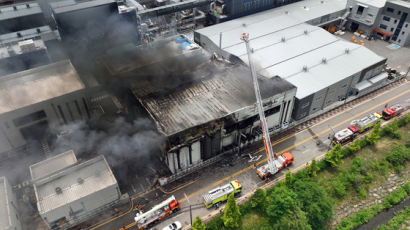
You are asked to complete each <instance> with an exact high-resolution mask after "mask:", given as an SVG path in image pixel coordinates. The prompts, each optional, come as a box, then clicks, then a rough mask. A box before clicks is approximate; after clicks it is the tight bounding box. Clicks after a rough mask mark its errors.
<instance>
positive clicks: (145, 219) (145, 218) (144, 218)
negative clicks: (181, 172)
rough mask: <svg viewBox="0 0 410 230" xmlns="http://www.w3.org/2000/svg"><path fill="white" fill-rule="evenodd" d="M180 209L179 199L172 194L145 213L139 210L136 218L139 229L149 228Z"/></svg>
mask: <svg viewBox="0 0 410 230" xmlns="http://www.w3.org/2000/svg"><path fill="white" fill-rule="evenodd" d="M179 209H180V207H179V203H178V201H177V200H176V199H175V197H174V196H171V197H170V198H168V199H166V200H164V201H163V202H161V203H160V204H157V205H155V206H154V207H153V208H151V209H150V210H149V211H147V212H145V213H143V212H138V213H137V214H136V216H135V218H134V220H135V222H136V224H137V229H139V230H143V229H148V228H150V227H152V226H153V225H154V224H156V223H157V222H159V221H161V220H162V219H164V218H166V217H167V216H169V215H171V214H172V213H174V212H176V211H178V210H179Z"/></svg>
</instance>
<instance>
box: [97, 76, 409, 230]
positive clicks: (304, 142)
mask: <svg viewBox="0 0 410 230" xmlns="http://www.w3.org/2000/svg"><path fill="white" fill-rule="evenodd" d="M386 103H388V104H389V105H393V104H395V103H402V104H404V105H407V106H408V105H410V83H409V82H406V83H403V84H400V85H399V86H396V87H394V88H392V89H389V90H388V91H384V92H382V93H380V94H378V95H376V96H374V97H372V98H369V99H367V100H365V101H362V102H361V103H359V104H356V105H353V106H352V107H348V108H346V109H345V110H344V111H342V112H340V113H338V114H335V115H333V116H329V117H328V118H326V119H324V120H322V121H320V122H318V123H317V124H315V125H313V126H311V127H310V128H308V129H305V130H302V131H300V132H298V133H294V134H291V135H290V136H287V137H279V139H280V140H272V143H273V144H272V145H273V151H275V152H285V151H290V152H291V153H292V154H293V155H294V156H295V161H294V164H293V165H292V166H290V170H291V171H292V170H295V169H296V168H300V167H304V165H305V164H306V162H308V161H310V160H311V159H313V158H316V157H319V156H321V155H323V154H324V153H325V152H326V151H327V150H328V148H329V142H330V141H329V140H328V136H329V135H331V134H332V132H333V131H332V129H333V130H335V131H338V130H341V129H343V128H345V127H347V126H349V125H350V122H351V121H352V120H354V119H357V118H361V117H363V116H365V115H367V114H369V113H372V112H376V111H381V110H382V109H383V108H384V106H385V105H386ZM317 141H319V142H320V145H317ZM259 154H261V155H262V158H261V159H263V158H265V153H264V150H262V149H258V150H255V151H254V153H253V155H254V156H257V155H259ZM248 160H249V158H247V159H242V160H241V161H239V162H238V163H237V164H236V165H234V166H226V167H212V168H209V169H207V170H206V171H204V172H202V175H201V176H200V177H199V178H198V179H197V180H194V181H192V182H191V183H188V184H187V185H186V186H184V187H181V188H179V189H178V190H177V191H173V192H165V193H164V192H161V191H160V190H157V189H158V188H157V189H154V190H152V191H148V192H147V193H146V194H140V195H139V196H137V197H134V198H133V202H132V204H131V205H130V209H129V211H128V212H125V213H124V214H122V215H120V216H119V217H116V218H113V219H108V220H106V221H104V222H102V223H101V224H100V225H97V226H95V227H94V228H91V229H101V230H105V229H107V230H108V229H109V230H114V229H120V228H122V227H126V229H136V227H135V223H134V221H133V217H134V215H135V212H136V211H135V204H136V203H144V200H145V201H150V202H148V203H147V202H145V203H147V205H146V206H144V207H143V210H146V209H148V208H149V207H150V206H152V205H154V204H156V203H159V202H160V200H162V199H166V198H167V197H169V196H171V194H172V195H175V197H176V198H177V199H178V200H179V202H180V204H181V207H182V210H181V211H180V212H179V213H178V214H176V215H173V216H171V217H170V218H168V219H166V220H165V221H163V222H161V223H159V224H158V225H156V226H154V227H153V229H162V228H163V227H165V226H166V225H168V224H170V223H172V222H174V221H176V220H178V221H180V222H181V223H182V224H183V225H187V224H189V223H190V215H189V205H188V202H187V201H186V199H185V197H184V193H186V194H187V196H188V198H189V200H190V202H191V204H192V213H193V214H192V216H193V218H194V217H195V216H200V217H202V218H203V217H205V216H206V215H209V213H210V212H211V211H214V209H210V210H207V209H206V208H205V206H204V205H203V204H202V203H201V195H202V194H203V193H205V192H207V191H209V190H211V189H212V188H214V187H216V186H218V185H221V184H223V183H229V181H231V180H233V179H237V180H239V181H240V182H241V183H242V186H243V192H242V194H247V193H249V192H251V191H252V190H254V189H255V188H257V187H260V186H262V185H264V184H265V183H266V182H264V181H261V180H260V179H259V177H258V176H257V175H256V172H255V169H254V168H253V162H248ZM264 161H265V160H261V161H260V162H259V163H262V162H264ZM281 175H283V172H281V173H279V174H277V175H275V178H278V177H280V176H281ZM155 193H159V194H160V197H159V198H158V199H157V200H156V199H155Z"/></svg>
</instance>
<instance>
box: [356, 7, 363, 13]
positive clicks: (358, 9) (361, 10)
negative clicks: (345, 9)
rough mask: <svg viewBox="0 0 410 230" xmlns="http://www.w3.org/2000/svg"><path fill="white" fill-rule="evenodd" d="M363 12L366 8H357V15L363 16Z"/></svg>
mask: <svg viewBox="0 0 410 230" xmlns="http://www.w3.org/2000/svg"><path fill="white" fill-rule="evenodd" d="M363 11H364V7H363V6H359V7H358V8H357V12H356V14H357V15H362V14H363Z"/></svg>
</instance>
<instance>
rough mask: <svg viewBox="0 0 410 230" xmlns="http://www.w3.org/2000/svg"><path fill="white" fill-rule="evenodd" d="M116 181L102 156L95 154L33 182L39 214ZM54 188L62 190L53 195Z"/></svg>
mask: <svg viewBox="0 0 410 230" xmlns="http://www.w3.org/2000/svg"><path fill="white" fill-rule="evenodd" d="M80 178H81V179H80ZM116 184H117V180H116V179H115V177H114V175H113V173H112V171H111V169H110V166H109V165H108V163H107V161H106V160H105V158H104V156H102V155H101V156H98V157H96V158H93V159H91V160H89V161H86V162H83V163H80V164H77V165H74V166H71V167H68V168H66V169H64V170H61V171H59V172H57V173H55V174H53V175H51V176H49V177H46V178H43V179H40V180H38V181H36V182H35V183H34V188H35V193H36V197H37V207H38V211H39V213H40V214H44V213H47V212H50V211H52V210H54V209H56V208H58V207H61V206H64V205H68V204H70V203H72V202H74V201H76V200H79V199H81V198H83V197H86V196H88V195H92V194H94V193H96V192H98V191H100V190H103V189H105V188H107V187H110V186H113V185H116ZM56 188H60V189H61V191H62V193H60V194H57V192H56Z"/></svg>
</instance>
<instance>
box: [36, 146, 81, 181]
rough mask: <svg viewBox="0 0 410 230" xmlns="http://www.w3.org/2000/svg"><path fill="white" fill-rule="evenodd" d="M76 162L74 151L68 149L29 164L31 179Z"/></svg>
mask: <svg viewBox="0 0 410 230" xmlns="http://www.w3.org/2000/svg"><path fill="white" fill-rule="evenodd" d="M76 162H77V158H76V157H75V154H74V151H73V150H69V151H66V152H64V153H61V154H58V155H56V156H53V157H50V158H48V159H46V160H43V161H40V162H38V163H36V164H34V165H31V166H30V174H31V179H32V180H37V179H40V178H43V177H46V176H49V175H51V174H53V173H55V172H57V171H59V170H61V169H64V168H66V167H68V166H70V165H73V164H75V163H76Z"/></svg>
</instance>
